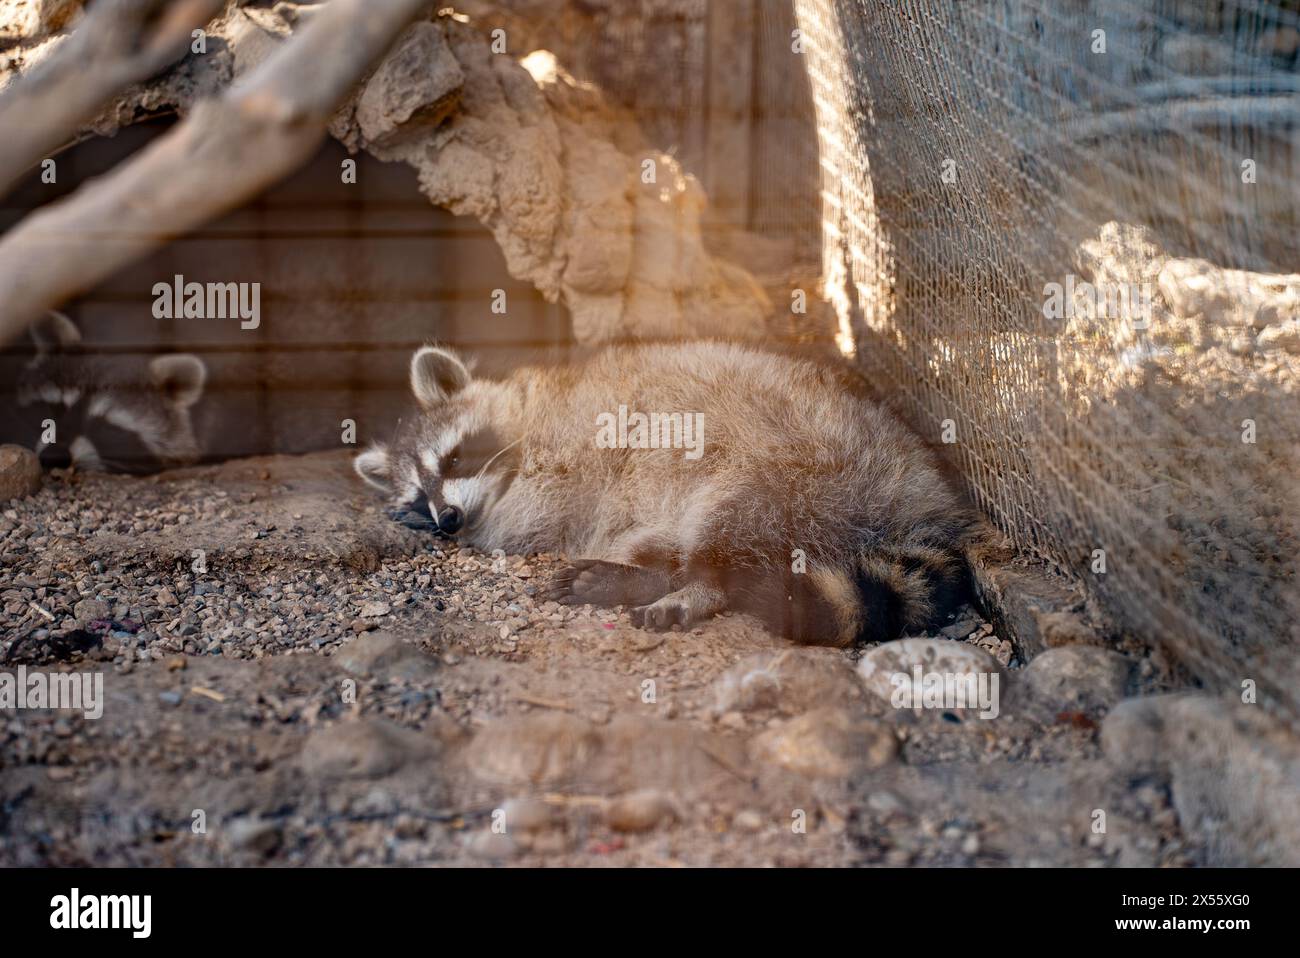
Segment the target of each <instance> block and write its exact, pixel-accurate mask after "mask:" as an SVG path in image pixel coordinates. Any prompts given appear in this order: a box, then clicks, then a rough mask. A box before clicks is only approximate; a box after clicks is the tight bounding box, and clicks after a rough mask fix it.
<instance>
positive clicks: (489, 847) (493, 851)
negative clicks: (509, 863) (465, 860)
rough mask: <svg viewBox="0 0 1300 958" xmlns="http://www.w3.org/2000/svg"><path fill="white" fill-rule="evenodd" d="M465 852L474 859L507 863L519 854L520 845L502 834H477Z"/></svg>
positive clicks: (471, 839) (485, 832) (491, 832)
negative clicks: (506, 861) (507, 860)
mask: <svg viewBox="0 0 1300 958" xmlns="http://www.w3.org/2000/svg"><path fill="white" fill-rule="evenodd" d="M465 850H466V851H468V852H469V853H470V855H472V856H473V857H474V858H481V859H484V860H486V861H505V860H506V859H509V858H514V857H515V856H516V855H518V854H519V851H520V849H519V844H518V842H516V841H515V840H514V839H513V838H511V837H510V836H509V835H505V834H502V833H501V832H493V831H481V832H476V833H475V834H474V835H473V836H472V837H471V838H470V840H469V842H468V844H467V845H466V847H465Z"/></svg>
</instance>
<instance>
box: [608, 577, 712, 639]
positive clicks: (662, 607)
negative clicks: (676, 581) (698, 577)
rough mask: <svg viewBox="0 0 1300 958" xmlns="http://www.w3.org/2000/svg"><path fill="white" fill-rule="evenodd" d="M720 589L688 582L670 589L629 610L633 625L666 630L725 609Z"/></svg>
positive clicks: (654, 629)
mask: <svg viewBox="0 0 1300 958" xmlns="http://www.w3.org/2000/svg"><path fill="white" fill-rule="evenodd" d="M726 604H727V603H726V597H725V596H724V595H723V593H722V591H721V590H719V589H716V588H714V587H712V586H709V585H703V584H699V583H697V584H695V585H688V586H686V587H685V588H684V589H678V590H677V591H676V592H670V593H668V594H667V595H666V596H664V597H663V598H662V599H659V600H658V601H657V602H651V603H650V604H649V605H643V606H640V607H639V608H635V609H632V610H631V612H630V613H629V614H630V615H631V617H632V624H633V625H635V626H637V627H638V628H642V629H650V630H652V631H654V632H667V631H668V630H669V629H671V628H672V627H673V626H674V625H680V626H681V627H682V628H687V627H688V626H691V625H694V624H695V623H696V622H700V621H703V620H704V619H707V618H709V617H710V616H713V615H716V614H717V613H719V612H721V611H722V610H723V609H724V608H726Z"/></svg>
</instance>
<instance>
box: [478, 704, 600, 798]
mask: <svg viewBox="0 0 1300 958" xmlns="http://www.w3.org/2000/svg"><path fill="white" fill-rule="evenodd" d="M600 746H601V738H600V735H599V734H598V733H597V731H596V729H595V727H594V726H593V725H592V724H591V723H590V722H587V721H585V720H584V719H581V718H579V717H577V716H576V715H566V714H563V713H559V714H557V713H553V712H548V713H543V714H538V715H526V716H510V717H507V718H500V719H497V720H496V721H494V722H491V723H489V724H488V725H486V726H484V727H483V729H482V730H481V731H480V732H479V733H478V735H476V736H475V737H474V740H473V741H472V742H471V743H470V745H469V750H468V754H467V759H468V761H469V765H470V768H471V769H472V770H473V771H474V773H475V774H476V775H477V776H478V777H479V778H481V779H484V780H486V781H494V782H504V783H512V784H519V785H525V784H528V785H542V784H554V783H558V782H563V781H569V780H572V779H573V778H575V777H576V776H577V774H578V773H579V772H580V771H581V770H582V769H583V768H585V767H586V765H587V763H588V762H590V761H591V760H592V758H593V757H594V756H595V755H596V753H597V752H598V751H599V750H600Z"/></svg>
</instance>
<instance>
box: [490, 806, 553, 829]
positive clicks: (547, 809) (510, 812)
mask: <svg viewBox="0 0 1300 958" xmlns="http://www.w3.org/2000/svg"><path fill="white" fill-rule="evenodd" d="M501 810H502V811H503V812H505V826H506V831H507V832H508V833H509V832H523V833H530V832H541V831H545V830H546V829H548V828H552V827H553V826H554V825H555V824H556V821H557V818H556V814H555V808H554V806H552V805H549V804H547V803H546V802H543V801H539V800H538V799H535V798H512V799H510V800H509V801H508V802H506V803H505V805H503V806H502V807H501Z"/></svg>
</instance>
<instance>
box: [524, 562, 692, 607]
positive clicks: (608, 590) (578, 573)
mask: <svg viewBox="0 0 1300 958" xmlns="http://www.w3.org/2000/svg"><path fill="white" fill-rule="evenodd" d="M668 589H669V585H668V574H667V573H666V572H660V571H657V570H655V569H645V568H642V567H641V566H634V565H622V564H620V563H618V562H606V561H604V560H603V559H578V560H576V561H574V562H571V563H569V565H567V566H565V567H564V568H563V569H561V570H560V571H559V572H557V573H556V574H555V577H554V578H553V579H552V580H551V582H550V585H549V586H547V588H546V590H545V591H544V592H543V593H542V598H543V599H550V600H552V601H555V602H559V603H560V604H561V605H588V604H590V605H597V606H603V607H605V608H609V607H611V606H615V605H643V604H645V603H647V602H653V601H654V600H655V599H657V598H659V597H660V596H661V595H663V594H664V593H665V592H667V591H668Z"/></svg>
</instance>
